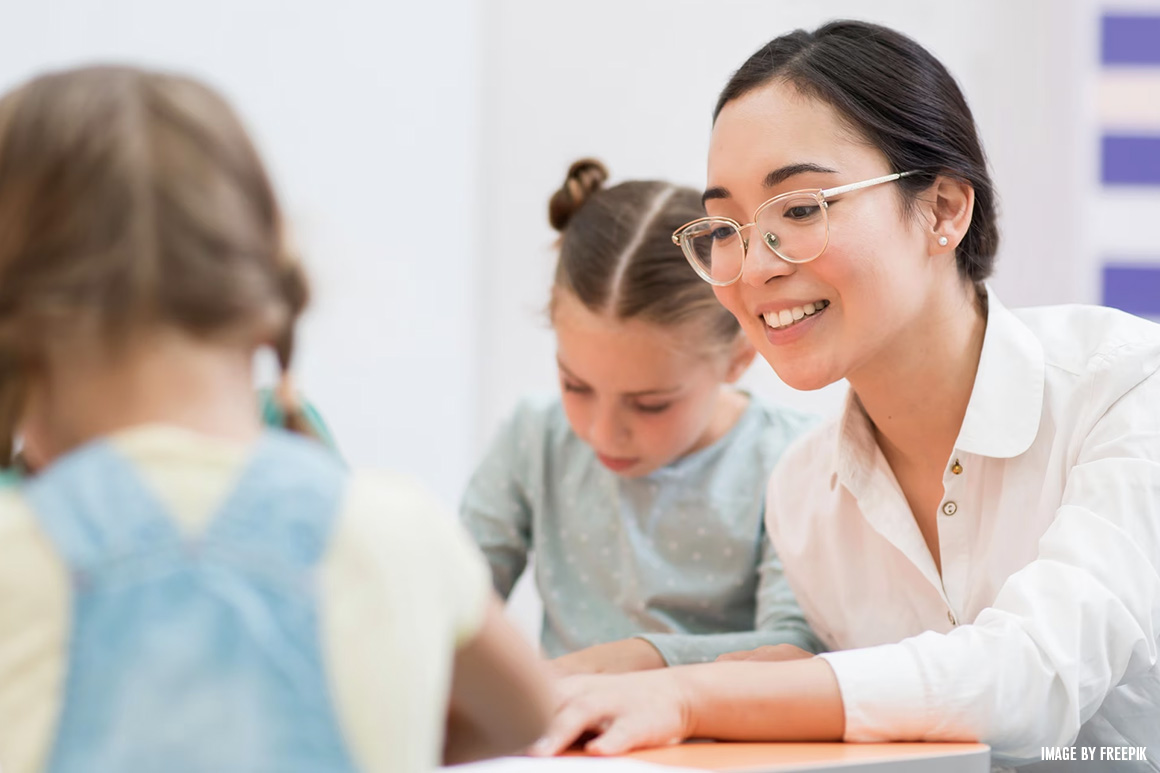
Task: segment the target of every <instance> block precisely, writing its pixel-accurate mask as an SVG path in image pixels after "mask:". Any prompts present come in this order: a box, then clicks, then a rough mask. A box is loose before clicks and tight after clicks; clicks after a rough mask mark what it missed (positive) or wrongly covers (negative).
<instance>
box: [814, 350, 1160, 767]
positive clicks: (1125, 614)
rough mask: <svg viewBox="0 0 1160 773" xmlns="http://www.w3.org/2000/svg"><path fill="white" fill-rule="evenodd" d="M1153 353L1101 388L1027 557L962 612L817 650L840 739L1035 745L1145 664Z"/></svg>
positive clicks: (1023, 749) (1159, 422)
mask: <svg viewBox="0 0 1160 773" xmlns="http://www.w3.org/2000/svg"><path fill="white" fill-rule="evenodd" d="M1153 359H1154V358H1153ZM1138 362H1139V361H1138V360H1137V361H1136V363H1134V364H1138ZM1145 365H1146V366H1147V365H1148V363H1145ZM1155 365H1156V364H1155V362H1152V363H1151V365H1150V367H1146V368H1145V369H1143V370H1142V371H1137V374H1138V375H1137V376H1136V377H1135V379H1136V380H1137V381H1138V379H1139V378H1140V376H1142V375H1143V374H1144V373H1149V374H1150V375H1148V376H1147V378H1145V379H1144V380H1143V381H1138V383H1135V385H1134V386H1131V387H1130V388H1129V389H1127V391H1124V392H1123V393H1122V394H1121V395H1120V396H1119V398H1118V399H1109V398H1107V397H1105V398H1104V402H1103V406H1104V407H1106V406H1108V405H1109V404H1110V407H1107V409H1106V410H1105V411H1103V413H1102V414H1101V415H1099V416H1098V417H1096V418H1095V419H1094V421H1091V422H1090V426H1091V430H1090V431H1089V432H1088V433H1087V434H1086V437H1084V439H1083V441H1082V446H1081V447H1080V448H1079V451H1078V456H1077V461H1076V463H1075V465H1074V466H1073V467H1072V468H1071V470H1070V472H1069V473H1068V476H1067V482H1066V486H1065V489H1064V494H1063V500H1062V502H1061V503H1060V505H1059V508H1058V510H1057V511H1056V516H1055V519H1054V521H1053V523H1052V525H1051V526H1050V527H1049V528H1048V530H1047V532H1046V533H1045V534H1044V535H1043V537H1042V539H1041V540H1040V542H1039V553H1038V556H1037V558H1036V560H1034V561H1032V562H1031V563H1030V564H1028V565H1027V566H1025V567H1024V568H1023V569H1021V570H1020V571H1018V572H1016V573H1015V574H1013V575H1012V576H1011V577H1010V578H1008V580H1007V581H1006V583H1004V585H1003V587H1002V588H1001V589H1000V592H999V594H998V597H997V598H996V599H995V603H994V605H993V606H991V607H990V608H988V609H985V610H983V612H981V613H980V614H979V616H978V617H977V618H976V620H975V621H974V623H973V624H971V625H965V626H962V627H960V628H957V629H955V630H954V631H951V632H950V633H947V634H938V633H934V632H927V633H923V634H921V635H919V636H915V637H913V638H910V639H907V640H905V641H903V642H900V643H898V644H889V645H884V646H879V647H873V648H868V649H862V650H851V651H847V652H835V653H829V654H826V655H823V656H822V657H824V658H826V660H827V661H828V662H829V663H830V665H831V666H832V667H833V669H834V672H835V674H836V675H837V678H838V682H839V685H840V688H841V692H842V699H843V702H844V704H845V712H846V739H847V740H849V741H881V740H909V739H922V740H928V741H934V740H968V739H971V740H974V739H978V740H981V741H984V742H986V743H988V744H990V745H991V746H992V747H993V749H994V750H995V752H996V753H997V754H999V755H1001V756H1005V757H1013V758H1028V757H1034V758H1038V756H1039V754H1040V747H1042V746H1063V745H1069V744H1071V743H1072V742H1073V741H1074V740H1075V738H1076V734H1077V733H1078V731H1079V728H1080V725H1082V724H1083V723H1084V722H1085V721H1087V720H1088V719H1089V718H1090V717H1091V716H1092V715H1093V714H1094V713H1095V712H1096V711H1097V710H1098V709H1099V707H1100V705H1101V703H1103V701H1104V700H1105V699H1106V697H1107V696H1108V695H1109V694H1110V693H1111V691H1112V690H1113V689H1114V688H1115V687H1116V686H1117V685H1118V684H1120V683H1121V682H1122V681H1125V680H1128V679H1132V678H1133V677H1135V676H1139V675H1141V674H1145V673H1147V672H1148V671H1149V670H1154V669H1155V668H1156V664H1157V646H1158V642H1160V373H1157V372H1156V366H1155ZM1104 375H1107V374H1104ZM1099 377H1100V374H1097V379H1098V378H1099ZM1105 386H1106V385H1105ZM1105 394H1106V393H1105ZM1113 398H1114V396H1113ZM1098 410H1100V409H1099V408H1096V409H1093V412H1097V411H1098ZM1018 515H1019V514H1018V513H1010V514H1006V517H1011V518H1016V517H1018Z"/></svg>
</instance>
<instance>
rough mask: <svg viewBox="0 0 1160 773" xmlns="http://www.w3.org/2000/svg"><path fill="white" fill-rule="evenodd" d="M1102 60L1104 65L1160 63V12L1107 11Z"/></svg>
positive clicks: (1104, 22) (1102, 31) (1103, 31)
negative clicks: (1114, 12) (1116, 12)
mask: <svg viewBox="0 0 1160 773" xmlns="http://www.w3.org/2000/svg"><path fill="white" fill-rule="evenodd" d="M1100 26H1101V30H1100V59H1101V60H1102V61H1103V63H1104V64H1125V65H1160V14H1126V13H1124V14H1112V13H1108V14H1104V17H1103V21H1102V24H1101V25H1100Z"/></svg>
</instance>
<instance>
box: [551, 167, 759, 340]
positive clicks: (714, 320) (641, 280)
mask: <svg viewBox="0 0 1160 773" xmlns="http://www.w3.org/2000/svg"><path fill="white" fill-rule="evenodd" d="M607 179H608V170H607V169H605V168H604V165H603V164H601V163H600V162H599V161H595V160H593V159H590V158H585V159H581V160H579V161H577V162H576V163H574V164H572V166H571V168H569V169H568V174H567V176H566V177H565V178H564V184H563V185H561V186H560V188H559V189H558V190H557V191H556V192H555V193H554V194H553V195H552V198H551V201H549V203H548V222H550V223H551V224H552V227H553V228H555V229H556V230H557V231H559V232H560V256H559V259H558V260H557V262H556V278H555V281H554V282H553V289H552V299H551V302H550V303H549V306H548V310H549V314H550V315H552V316H554V314H555V308H556V303H557V300H558V293H559V291H560V290H566V291H568V292H569V293H571V294H572V295H573V296H575V297H576V298H577V299H578V300H579V301H580V302H581V303H582V304H584V306H585V308H587V309H588V310H589V311H592V312H596V313H604V314H610V315H612V317H613V318H614V319H631V318H640V319H643V320H645V321H647V322H651V323H654V324H657V325H661V326H666V327H667V326H670V325H680V324H684V323H686V322H696V323H697V325H698V327H699V328H700V330H701V331H702V332H703V334H704V336H705V338H704V341H705V343H706V344H707V345H708V347H709V348H711V349H716V350H719V349H720V348H723V347H725V346H728V345H729V344H731V343H732V342H734V341H736V340H737V337H738V336H739V335H740V333H741V328H740V326H739V325H738V324H737V320H736V318H734V316H733V315H732V314H730V313H729V312H728V311H727V310H726V309H725V307H724V306H722V305H721V304H720V303H718V301H717V297H716V295H714V294H713V287H712V286H711V285H710V284H708V283H707V282H705V281H704V280H702V279H701V278H700V277H699V276H697V274H696V272H694V271H693V268H692V266H690V265H689V264H688V262H687V261H686V260H685V256H684V254H682V252H681V248H680V247H678V246H677V245H676V244H674V243H673V239H672V236H673V231H675V230H676V229H678V228H680V227H681V226H682V225H684V224H685V223H687V222H689V221H690V220H695V219H697V218H699V217H704V216H705V208H704V206H703V205H702V204H701V194H700V193H698V192H697V191H695V190H693V189H692V188H682V187H679V186H676V185H673V184H671V183H666V182H658V181H653V180H630V181H628V182H623V183H620V184H619V185H614V186H612V187H611V188H605V187H604V182H605V180H607Z"/></svg>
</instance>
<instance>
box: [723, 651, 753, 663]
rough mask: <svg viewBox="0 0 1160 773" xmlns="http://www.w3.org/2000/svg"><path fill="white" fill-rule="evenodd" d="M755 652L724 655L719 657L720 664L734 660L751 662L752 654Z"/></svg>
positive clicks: (727, 653)
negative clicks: (750, 656)
mask: <svg viewBox="0 0 1160 773" xmlns="http://www.w3.org/2000/svg"><path fill="white" fill-rule="evenodd" d="M751 652H753V650H741V651H740V652H726V653H725V654H724V655H718V656H717V662H718V663H726V662H729V661H733V660H749V655H750V653H751Z"/></svg>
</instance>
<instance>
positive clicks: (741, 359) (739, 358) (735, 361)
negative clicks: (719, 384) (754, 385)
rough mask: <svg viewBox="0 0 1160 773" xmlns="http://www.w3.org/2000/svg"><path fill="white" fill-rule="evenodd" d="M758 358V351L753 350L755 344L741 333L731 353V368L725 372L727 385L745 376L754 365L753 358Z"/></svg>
mask: <svg viewBox="0 0 1160 773" xmlns="http://www.w3.org/2000/svg"><path fill="white" fill-rule="evenodd" d="M756 356H757V350H756V349H754V348H753V344H751V343H749V339H748V338H746V337H745V336H744V335H742V334H740V333H739V334H738V335H737V340H736V341H735V342H734V343H733V345H732V347H731V349H730V352H729V367H728V369H727V370H726V371H725V379H724V380H725V383H726V384H732V383H734V382H736V381H737V379H739V378H741V377H742V376H743V375H745V371H747V370H749V366H750V365H752V364H753V358H754V357H756Z"/></svg>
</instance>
